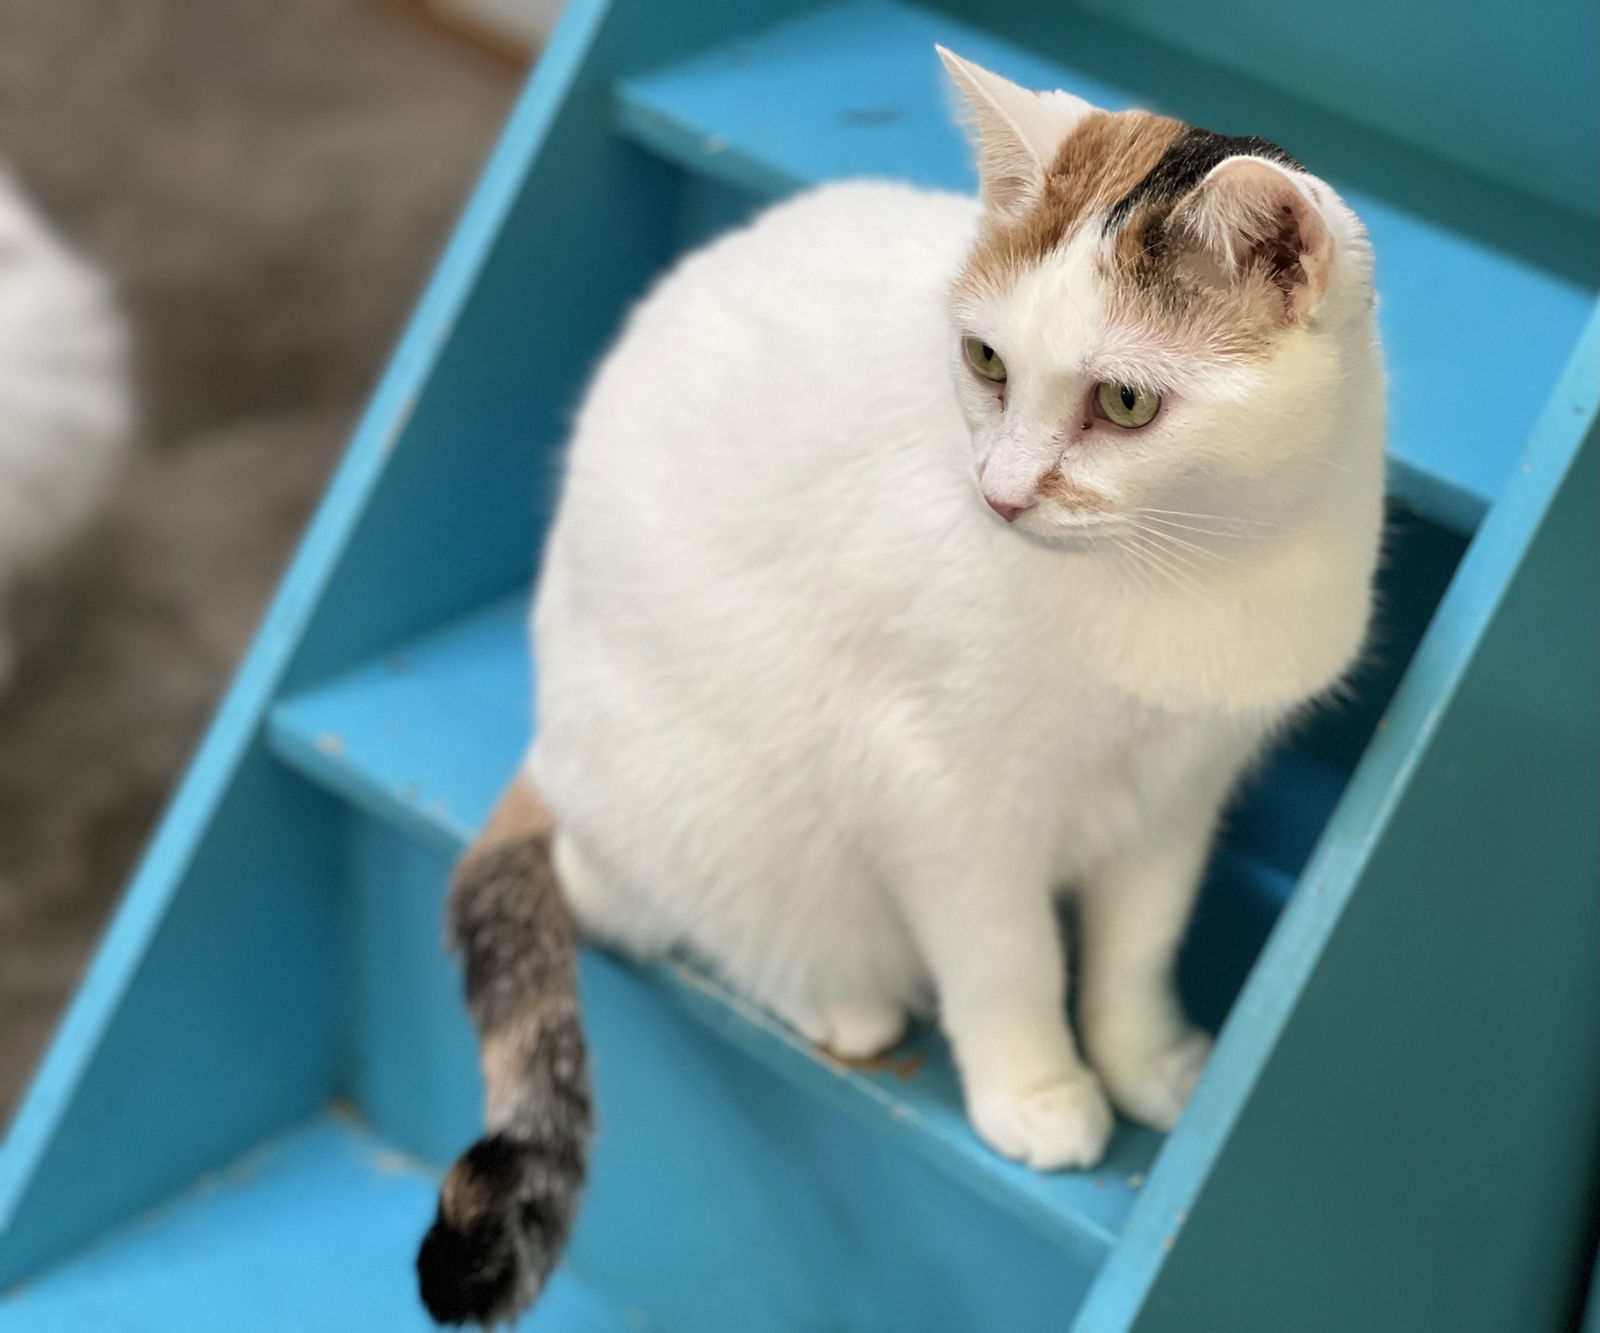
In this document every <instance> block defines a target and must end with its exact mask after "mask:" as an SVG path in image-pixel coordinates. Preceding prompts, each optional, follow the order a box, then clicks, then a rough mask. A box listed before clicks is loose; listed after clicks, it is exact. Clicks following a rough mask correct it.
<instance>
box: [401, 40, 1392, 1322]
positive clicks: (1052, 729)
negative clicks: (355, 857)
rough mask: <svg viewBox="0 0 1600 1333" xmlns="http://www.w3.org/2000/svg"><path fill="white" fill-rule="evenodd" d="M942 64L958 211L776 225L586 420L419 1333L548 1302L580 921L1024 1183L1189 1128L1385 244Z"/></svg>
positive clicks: (1091, 116)
mask: <svg viewBox="0 0 1600 1333" xmlns="http://www.w3.org/2000/svg"><path fill="white" fill-rule="evenodd" d="M941 55H942V57H943V59H944V61H945V64H946V66H947V68H948V70H949V73H950V75H951V78H952V80H953V82H954V84H955V85H956V87H957V88H958V89H959V91H960V94H961V95H962V98H963V100H964V102H965V105H966V109H967V112H968V114H969V117H970V121H971V130H972V137H973V140H974V145H975V149H976V154H977V159H978V168H979V178H980V192H979V198H978V199H976V200H974V199H969V198H965V197H961V196H957V195H953V194H944V193H937V192H932V191H928V190H921V189H915V188H911V187H909V186H906V185H900V184H891V183H884V182H872V181H858V182H850V183H842V184H835V185H829V186H825V187H822V188H820V189H817V190H814V191H812V192H810V193H807V194H804V195H801V196H799V197H797V198H795V199H793V200H790V201H788V202H786V203H783V204H780V205H779V206H777V207H775V208H773V209H771V210H770V211H768V212H766V213H765V214H763V215H762V216H760V217H759V218H758V219H757V220H756V221H755V222H753V223H752V224H751V225H750V226H748V227H747V228H745V229H743V230H740V231H737V232H734V233H733V234H730V235H726V236H724V237H722V238H720V239H718V240H716V241H715V242H714V243H712V244H711V245H709V246H707V247H706V248H704V249H702V250H700V251H699V252H697V253H694V254H691V255H689V256H688V257H687V258H685V259H684V260H682V261H681V262H680V263H679V264H678V265H677V267H676V268H675V269H674V270H673V271H672V272H671V273H670V274H669V275H668V276H667V277H666V278H665V279H664V280H663V281H661V282H660V284H659V285H658V286H657V287H656V288H655V289H654V290H653V291H652V292H651V293H650V294H649V295H648V296H647V297H646V299H645V300H644V301H643V302H642V303H641V304H640V305H639V306H638V308H637V309H636V310H635V311H634V312H633V314H632V316H631V318H630V319H629V321H628V323H627V326H626V328H625V330H624V332H623V333H622V335H621V337H620V339H619V341H618V342H617V344H616V345H615V347H614V348H613V349H612V350H611V352H610V353H609V355H608V356H607V357H606V359H605V361H604V363H603V364H602V366H601V367H600V370H599V372H598V375H597V377H596V379H595V380H594V383H593V385H592V387H591V388H590V390H589V392H588V395H587V398H586V401H585V403H584V405H583V407H582V410H581V412H580V414H579V417H578V419H577V423H576V428H575V431H574V434H573V438H572V441H571V448H570V455H569V461H568V466H567V473H566V477H565V482H564V491H563V495H562V499H561V504H560V507H559V511H558V513H557V516H556V518H555V521H554V524H553V527H552V530H551V532H550V534H549V537H548V545H547V549H546V554H545V559H544V564H543V568H542V574H541V581H540V586H539V590H538V593H537V596H536V602H535V611H534V624H533V637H534V643H535V647H536V653H537V660H538V662H539V670H538V673H537V675H538V686H537V700H536V704H537V717H538V719H539V726H538V734H537V737H536V739H535V741H534V743H533V746H532V749H531V751H530V753H529V755H528V758H527V760H526V763H525V765H524V766H523V768H522V770H521V771H520V772H519V774H518V775H517V777H516V778H515V780H514V781H513V783H512V785H511V788H510V790H509V791H508V792H507V794H506V796H505V797H504V798H503V800H502V803H501V805H500V807H499V809H498V811H497V813H496V815H495V817H494V818H493V819H492V820H491V822H490V824H489V826H488V828H487V830H486V831H485V833H484V835H483V837H482V839H481V840H480V842H479V843H478V844H476V845H475V846H474V847H473V848H472V849H469V851H468V853H467V855H466V857H465V858H464V860H463V861H462V863H461V865H460V867H459V868H458V871H457V875H456V879H455V882H454V886H453V890H452V897H451V904H450V909H449V910H450V915H451V923H452V930H453V934H454V939H455V941H456V943H457V944H458V946H459V947H460V949H461V950H462V952H463V953H464V954H465V962H466V987H467V996H468V1002H469V1007H470V1008H471V1010H472V1012H473V1015H474V1017H475V1019H476V1022H477V1024H478V1027H479V1029H480V1034H481V1038H482V1056H483V1065H484V1071H485V1076H486V1079H487V1083H488V1091H489V1112H488V1124H489V1128H490V1133H489V1136H488V1137H487V1138H485V1139H483V1140H481V1141H480V1142H479V1143H478V1144H477V1145H476V1146H475V1147H474V1148H473V1149H472V1150H471V1151H470V1152H468V1153H467V1155H466V1156H465V1157H463V1158H462V1159H461V1160H460V1161H459V1162H458V1163H457V1164H456V1166H455V1167H454V1168H453V1169H452V1170H451V1172H450V1173H449V1175H448V1177H447V1178H446V1181H445V1184H444V1187H443V1190H442V1193H441V1201H440V1208H439V1213H438V1217H437V1220H436V1222H435V1225H434V1229H433V1231H432V1232H431V1233H430V1235H429V1237H428V1239H427V1240H426V1241H425V1243H424V1247H423V1251H422V1253H421V1254H420V1256H419V1267H420V1270H421V1275H422V1281H423V1291H424V1297H425V1299H426V1301H427V1303H428V1304H429V1306H430V1308H431V1309H432V1310H433V1312H434V1313H435V1315H436V1316H439V1317H444V1318H456V1319H464V1318H476V1319H480V1320H487V1319H491V1318H496V1317H500V1316H502V1315H503V1314H504V1313H505V1311H506V1310H508V1309H510V1308H513V1307H514V1306H515V1305H517V1304H518V1303H520V1302H521V1301H523V1300H525V1299H526V1298H528V1297H529V1296H530V1295H531V1294H532V1293H533V1292H534V1291H535V1290H536V1288H537V1287H538V1285H539V1284H540V1282H542V1280H543V1277H544V1275H545V1274H546V1272H547V1271H548V1269H549V1268H550V1266H551V1265H552V1263H553V1262H554V1261H555V1259H556V1258H557V1257H558V1255H559V1251H560V1246H561V1243H562V1240H563V1238H564V1234H565V1231H566V1228H567V1226H568V1224H569V1222H570V1219H571V1217H572V1215H573V1209H574V1207H575V1201H576V1198H577V1194H578V1190H579V1187H580V1184H581V1178H582V1172H583V1167H584V1152H585V1144H586V1139H587V1134H588V1129H589V1117H590V1110H589V1101H588V1094H587V1087H586V1082H585V1064H584V1050H583V1041H582V1035H581V1032H580V1030H579V1027H578V1016H577V1008H576V1003H575V1000H574V995H573V989H572V987H573V947H574V944H573V941H574V938H575V931H574V922H576V925H577V927H579V928H581V930H582V932H583V933H584V934H586V935H588V936H590V937H592V938H594V939H596V940H598V941H601V942H604V943H606V944H609V945H611V946H613V947H615V948H618V949H621V950H623V951H624V952H626V953H628V954H631V955H635V956H640V957H650V956H653V955H659V954H661V953H663V952H665V951H667V950H672V949H682V950H686V951H688V952H689V953H691V954H694V955H697V956H698V957H700V958H701V959H702V960H704V961H705V962H706V963H707V964H709V965H710V966H712V967H713V968H715V969H717V970H718V971H719V972H720V973H722V974H723V975H725V976H726V977H727V978H728V979H729V980H730V981H732V982H733V983H734V984H735V985H737V986H738V987H739V988H741V989H742V990H743V991H745V992H746V993H748V994H749V995H750V996H752V997H753V998H755V999H756V1000H758V1001H759V1002H761V1003H762V1004H764V1005H767V1006H769V1007H770V1008H771V1009H773V1010H774V1011H775V1012H776V1013H777V1014H778V1015H779V1016H781V1017H782V1018H783V1019H785V1020H786V1021H787V1022H788V1023H789V1024H790V1025H792V1026H793V1027H794V1028H795V1029H796V1030H797V1031H798V1032H799V1033H800V1034H802V1035H803V1036H804V1037H805V1038H806V1039H808V1040H809V1041H812V1042H815V1043H817V1044H818V1045H821V1046H824V1047H826V1048H828V1049H829V1050H831V1051H833V1052H835V1053H837V1054H838V1055H840V1056H844V1057H865V1056H869V1055H871V1054H873V1053H875V1052H878V1051H880V1050H882V1049H885V1048H887V1047H889V1046H891V1045H892V1044H893V1043H895V1042H896V1041H897V1040H898V1039H899V1037H900V1035H901V1032H902V1028H903V1025H904V1023H905V1021H906V1016H907V1014H909V1013H919V1012H936V1013H937V1015H938V1019H939V1022H940V1024H941V1025H942V1027H943V1030H944V1032H945V1034H946V1035H947V1036H948V1038H949V1041H950V1045H951V1048H952V1051H953V1055H954V1059H955V1062H956V1065H957V1067H958V1069H959V1072H960V1077H961V1084H962V1088H963V1094H964V1097H965V1101H966V1106H967V1110H968V1115H969V1117H970V1119H971V1122H972V1124H973V1127H974V1128H975V1130H976V1132H977V1133H978V1134H979V1135H980V1136H981V1137H982V1138H983V1139H984V1140H986V1141H987V1142H988V1143H989V1144H990V1145H992V1146H993V1147H994V1148H995V1149H996V1150H998V1151H999V1152H1000V1153H1003V1154H1004V1155H1006V1156H1007V1157H1011V1158H1015V1159H1017V1160H1019V1161H1021V1162H1025V1163H1028V1164H1030V1165H1031V1166H1033V1167H1036V1168H1038V1169H1040V1170H1053V1169H1058V1168H1067V1167H1080V1168H1081V1167H1089V1166H1092V1165H1093V1164H1094V1163H1095V1162H1096V1161H1098V1159H1099V1158H1100V1156H1101V1154H1102V1152H1103V1151H1104V1149H1105V1146H1106V1142H1107V1138H1108V1136H1109V1134H1110V1132H1111V1128H1112V1108H1113V1107H1116V1108H1117V1109H1119V1110H1120V1111H1121V1112H1122V1113H1124V1114H1125V1115H1126V1116H1127V1117H1129V1118H1130V1119H1132V1120H1135V1121H1138V1122H1141V1123H1143V1124H1146V1125H1150V1126H1154V1127H1155V1128H1157V1129H1161V1130H1168V1129H1171V1128H1172V1126H1173V1124H1174V1123H1175V1121H1176V1120H1177V1118H1178V1115H1179V1113H1180V1112H1181V1110H1182V1108H1183V1106H1184V1104H1185V1101H1186V1100H1187V1098H1188V1096H1189V1094H1190V1091H1191V1090H1192V1088H1193V1086H1194V1084H1195V1081H1196V1079H1197V1077H1198V1076H1199V1073H1200V1071H1201V1068H1202V1066H1203V1064H1204V1062H1205V1059H1206V1056H1207V1052H1208V1049H1209V1040H1208V1038H1207V1036H1206V1035H1205V1034H1204V1033H1202V1032H1201V1031H1199V1030H1198V1029H1197V1028H1195V1027H1193V1026H1191V1024H1190V1023H1189V1021H1188V1019H1187V1018H1186V1017H1185V1015H1184V1012H1183V1008H1182V1005H1181V1003H1180V1001H1179V999H1178V997H1177V995H1176V993H1175V990H1174V985H1173V978H1172V973H1173V959H1174V953H1175V951H1176V949H1177V947H1178V945H1179V943H1180V941H1181V938H1182V936H1183V933H1184V930H1185V927H1186V923H1187V919H1188V916H1189V912H1190V908H1191V905H1192V903H1193V900H1194V897H1195V892H1196V885H1197V883H1198V881H1199V878H1200V875H1201V872H1202V868H1203V867H1204V865H1205V863H1206V860H1207V855H1208V851H1209V847H1210V844H1211V840H1212V836H1213V832H1214V830H1215V828H1216V825H1217V822H1218V817H1219V812H1220V811H1221V809H1222V808H1223V806H1224V804H1225V803H1226V801H1227V800H1228V797H1229V794H1230V792H1231V790H1232V789H1233V787H1234V786H1235V784H1236V782H1237V780H1238V778H1239V776H1240V774H1241V773H1242V772H1243V771H1244V770H1245V769H1246V768H1247V767H1248V766H1250V765H1251V764H1252V763H1253V762H1254V761H1255V760H1256V759H1257V757H1258V756H1260V755H1261V753H1262V752H1263V750H1264V748H1265V747H1266V746H1267V745H1268V744H1269V743H1270V742H1271V740H1272V739H1273V738H1274V736H1275V735H1276V734H1277V733H1279V732H1280V731H1281V730H1282V728H1283V727H1284V726H1285V725H1286V724H1287V723H1288V722H1289V721H1291V720H1292V719H1293V718H1294V717H1295V716H1296V714H1297V713H1298V712H1300V711H1301V710H1302V709H1303V708H1304V707H1305V706H1306V705H1307V703H1308V702H1309V701H1312V700H1315V699H1317V698H1318V697H1319V696H1322V695H1324V694H1326V693H1327V692H1328V691H1329V690H1330V689H1332V688H1333V687H1335V685H1336V684H1337V683H1338V682H1339V681H1340V680H1341V678H1342V677H1343V676H1344V674H1345V673H1346V672H1347V670H1348V669H1349V668H1350V667H1351V665H1352V664H1353V662H1354V661H1355V659H1356V658H1357V656H1358V655H1359V653H1360V650H1361V647H1362V644H1363V641H1364V638H1365V635H1366V632H1367V625H1368V618H1369V611H1370V605H1371V583H1372V576H1373V571H1374V565H1375V562H1376V558H1377V552H1378V545H1379V536H1380V529H1381V523H1382V497H1383V476H1384V419H1383V372H1382V365H1381V357H1380V349H1379V345H1378V338H1377V332H1376V327H1375V320H1374V309H1375V300H1374V294H1373V286H1372V257H1371V252H1370V247H1369V245H1368V242H1367V240H1366V236H1365V232H1364V229H1363V228H1362V226H1361V224H1360V222H1359V221H1358V220H1357V218H1356V217H1355V215H1354V214H1353V213H1352V212H1351V210H1350V209H1349V208H1348V207H1347V206H1346V205H1345V204H1344V203H1343V202H1342V201H1341V200H1340V199H1339V197H1338V196H1337V195H1336V194H1335V193H1334V191H1333V190H1332V189H1330V188H1329V187H1328V186H1327V185H1326V184H1324V183H1323V182H1322V181H1320V180H1318V179H1317V178H1315V177H1313V176H1311V175H1309V174H1308V173H1307V172H1306V171H1305V170H1304V168H1302V167H1301V166H1300V165H1299V164H1298V163H1297V162H1296V161H1295V160H1294V159H1293V158H1292V157H1290V156H1289V155H1288V154H1287V153H1286V152H1284V151H1283V150H1282V149H1281V148H1278V147H1276V146H1275V145H1273V144H1271V143H1269V142H1267V141H1265V140H1262V139H1254V138H1229V137H1224V136H1221V135H1218V134H1214V133H1211V132H1208V131H1205V130H1201V129H1196V128H1192V127H1189V126H1186V125H1184V124H1182V123H1180V122H1177V121H1174V120H1169V119H1164V118H1160V117H1157V116H1153V115H1149V114H1146V113H1143V112H1139V111H1130V112H1124V113H1120V114H1110V113H1107V112H1104V111H1100V110H1097V109H1095V108H1093V107H1091V106H1089V105H1088V104H1087V103H1085V102H1083V101H1081V100H1080V99H1078V98H1076V97H1074V96H1071V95H1070V94H1067V93H1064V92H1047V93H1034V92H1030V91H1027V90H1024V89H1022V88H1020V87H1017V86H1016V85H1014V84H1011V83H1009V82H1007V81H1005V80H1004V79H1001V78H999V77H998V76H996V75H994V74H992V73H990V72H988V71H986V70H983V69H981V68H979V67H977V66H975V65H972V64H970V63H968V62H966V61H964V60H961V59H960V58H958V57H956V56H954V55H951V54H949V53H947V52H942V51H941ZM1063 888H1066V889H1068V890H1070V892H1071V894H1072V895H1073V897H1074V899H1075V902H1076V920H1077V923H1078V930H1079V932H1080V935H1079V939H1078V941H1077V943H1078V953H1079V954H1080V955H1081V974H1080V975H1079V976H1078V978H1077V995H1078V1031H1079V1034H1080V1035H1081V1038H1082V1049H1081V1051H1080V1048H1079V1045H1078V1043H1077V1041H1076V1040H1075V1038H1074V1035H1073V1032H1072V1030H1071V1028H1070V1026H1069V1021H1068V1017H1067V1013H1066V1002H1065V997H1066V975H1065V962H1064V952H1063V945H1062V939H1061V935H1060V932H1059V930H1058V926H1057V908H1058V896H1059V892H1060V891H1061V890H1062V889H1063ZM563 900H564V901H565V903H566V904H567V905H568V906H569V907H570V917H569V915H568V913H567V912H566V911H564V910H563V908H562V903H563Z"/></svg>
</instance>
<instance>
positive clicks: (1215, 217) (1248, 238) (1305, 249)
mask: <svg viewBox="0 0 1600 1333" xmlns="http://www.w3.org/2000/svg"><path fill="white" fill-rule="evenodd" d="M1192 203H1193V208H1192V209H1190V208H1185V210H1184V212H1185V213H1186V214H1187V216H1186V217H1185V219H1184V220H1185V222H1186V224H1187V226H1188V228H1189V230H1190V231H1191V232H1192V233H1193V234H1194V236H1195V237H1196V239H1197V240H1199V241H1200V243H1201V244H1202V245H1204V246H1206V247H1207V248H1208V249H1210V250H1211V251H1212V253H1213V254H1215V255H1216V256H1217V257H1218V258H1219V259H1221V260H1223V261H1224V263H1225V264H1226V266H1227V267H1228V268H1229V270H1230V271H1231V272H1232V273H1234V274H1235V275H1239V274H1244V273H1250V272H1255V273H1259V274H1261V275H1262V276H1263V277H1265V278H1266V279H1267V281H1269V282H1270V283H1272V284H1273V285H1274V286H1275V287H1277V288H1278V290H1279V291H1281V292H1282V293H1283V299H1284V304H1285V306H1286V308H1287V309H1288V311H1289V313H1290V314H1292V315H1303V314H1307V313H1309V312H1310V311H1311V310H1312V309H1313V308H1314V307H1315V306H1316V305H1317V304H1318V303H1319V302H1320V301H1321V300H1322V297H1323V295H1324V294H1325V293H1326V292H1327V289H1328V278H1329V271H1330V269H1331V268H1332V264H1333V236H1332V234H1331V233H1330V232H1329V230H1328V225H1327V223H1326V222H1324V221H1323V218H1322V214H1321V213H1320V212H1319V211H1318V210H1317V207H1316V205H1315V204H1313V203H1312V202H1311V200H1310V199H1309V198H1307V196H1306V194H1305V191H1304V190H1302V189H1301V188H1300V186H1299V184H1298V183H1297V182H1295V181H1294V180H1293V179H1292V178H1291V177H1290V176H1289V175H1288V174H1287V173H1286V172H1284V171H1281V170H1280V169H1279V168H1277V167H1275V166H1272V165H1271V164H1269V163H1267V162H1263V161H1260V160H1259V159H1256V158H1249V157H1237V158H1233V159H1231V160H1229V161H1227V162H1224V163H1222V165H1220V166H1219V167H1217V168H1216V169H1215V170H1214V171H1213V172H1212V173H1211V174H1210V175H1209V176H1208V177H1207V178H1206V180H1205V183H1204V184H1203V185H1201V187H1200V188H1199V190H1197V191H1196V192H1195V196H1194V198H1193V200H1192Z"/></svg>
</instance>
